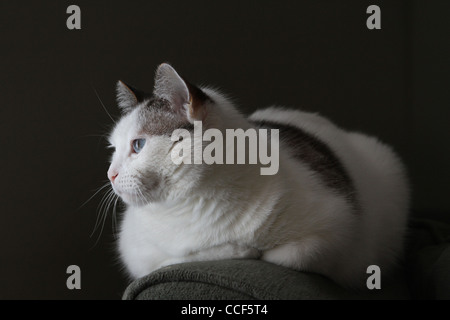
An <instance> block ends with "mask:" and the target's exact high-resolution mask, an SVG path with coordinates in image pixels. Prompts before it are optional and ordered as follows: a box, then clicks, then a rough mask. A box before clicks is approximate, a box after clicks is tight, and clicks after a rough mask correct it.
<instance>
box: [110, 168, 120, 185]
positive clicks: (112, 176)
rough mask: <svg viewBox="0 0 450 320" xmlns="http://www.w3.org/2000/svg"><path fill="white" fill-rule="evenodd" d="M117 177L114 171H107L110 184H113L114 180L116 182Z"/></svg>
mask: <svg viewBox="0 0 450 320" xmlns="http://www.w3.org/2000/svg"><path fill="white" fill-rule="evenodd" d="M118 175H119V174H118V173H117V172H116V171H113V170H109V171H108V178H109V180H110V181H111V182H114V180H116V178H117V176H118Z"/></svg>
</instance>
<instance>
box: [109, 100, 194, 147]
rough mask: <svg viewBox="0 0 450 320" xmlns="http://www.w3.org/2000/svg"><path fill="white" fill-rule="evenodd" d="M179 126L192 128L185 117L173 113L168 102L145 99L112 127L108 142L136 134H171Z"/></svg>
mask: <svg viewBox="0 0 450 320" xmlns="http://www.w3.org/2000/svg"><path fill="white" fill-rule="evenodd" d="M179 128H184V129H188V130H193V125H192V124H190V123H189V122H188V120H187V118H186V117H183V116H181V115H180V114H177V113H175V112H174V111H173V110H172V109H171V107H170V104H169V103H168V102H166V101H162V100H155V99H151V100H147V101H144V102H142V103H141V104H139V105H138V106H136V107H135V108H134V110H133V111H131V112H130V113H128V114H126V115H124V116H123V117H122V118H121V119H120V121H119V122H118V123H117V125H116V127H115V128H114V130H113V132H112V134H111V136H110V142H111V143H115V142H116V141H118V140H119V139H124V138H128V139H130V138H132V137H134V136H137V135H150V136H171V135H172V133H173V132H174V131H175V130H176V129H179Z"/></svg>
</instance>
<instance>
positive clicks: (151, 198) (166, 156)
mask: <svg viewBox="0 0 450 320" xmlns="http://www.w3.org/2000/svg"><path fill="white" fill-rule="evenodd" d="M221 99H222V97H221V96H220V95H215V93H214V92H213V91H211V90H208V89H200V88H198V87H196V86H194V85H192V84H190V83H188V82H187V81H185V80H184V79H183V78H182V77H180V76H179V75H178V73H177V72H176V71H175V70H174V69H173V68H172V67H171V66H170V65H168V64H161V65H160V66H159V67H158V69H157V71H156V76H155V86H154V89H153V92H152V93H151V94H149V93H145V92H142V91H140V90H138V89H135V88H133V87H131V86H129V85H126V84H125V83H123V82H121V81H119V82H118V84H117V100H118V104H119V107H120V109H121V110H122V117H121V119H120V120H119V121H118V123H117V124H116V126H115V128H114V130H113V131H112V133H111V135H110V138H109V142H110V144H111V147H112V148H114V149H115V150H114V154H113V156H112V160H111V165H110V168H109V170H108V178H109V179H110V181H111V184H112V186H113V189H114V191H115V192H116V194H117V195H119V196H120V197H121V198H122V200H123V201H124V202H125V203H127V204H128V205H133V206H140V205H143V204H146V203H150V202H157V201H162V200H166V199H167V198H168V197H177V195H179V196H183V194H185V192H186V191H187V190H189V189H192V188H193V187H194V186H195V185H196V183H198V181H199V179H200V178H201V177H202V175H204V173H205V171H206V170H208V168H207V167H206V166H202V165H184V164H175V163H174V161H173V160H172V158H171V151H172V149H173V148H174V147H175V146H176V145H177V144H183V143H188V142H189V141H184V140H180V141H172V139H171V137H172V134H173V132H174V130H176V129H180V128H184V129H187V130H189V131H193V129H194V126H193V123H194V121H203V122H204V121H205V120H206V119H210V120H211V121H214V119H213V118H220V117H211V115H210V113H211V114H212V113H214V112H211V110H214V109H216V108H215V107H217V104H218V103H222V104H223V102H224V101H222V102H221V101H220V100H221ZM217 100H219V101H217ZM206 122H207V121H206Z"/></svg>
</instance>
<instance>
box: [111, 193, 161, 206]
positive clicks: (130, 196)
mask: <svg viewBox="0 0 450 320" xmlns="http://www.w3.org/2000/svg"><path fill="white" fill-rule="evenodd" d="M115 193H116V194H117V195H118V196H119V197H120V199H121V200H122V201H123V202H124V203H125V204H126V205H127V206H132V207H143V206H146V205H148V204H150V203H152V202H153V201H151V200H150V199H147V198H146V197H145V198H144V196H143V195H139V194H136V193H129V192H123V191H122V192H121V191H117V190H115Z"/></svg>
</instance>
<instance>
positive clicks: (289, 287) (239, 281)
mask: <svg viewBox="0 0 450 320" xmlns="http://www.w3.org/2000/svg"><path fill="white" fill-rule="evenodd" d="M449 271H450V226H449V225H446V224H442V223H439V222H434V221H427V220H412V221H411V227H410V229H409V233H408V250H407V253H406V258H405V261H404V267H403V269H402V270H400V272H399V273H398V274H396V275H395V277H393V278H392V279H391V280H390V281H384V279H383V278H382V288H381V290H371V291H369V290H364V291H363V292H354V291H350V290H346V289H344V288H342V287H340V286H338V285H337V284H335V283H334V282H332V281H331V280H329V279H327V278H325V277H323V276H321V275H318V274H313V273H306V272H299V271H295V270H292V269H289V268H285V267H281V266H277V265H274V264H271V263H268V262H264V261H260V260H221V261H204V262H191V263H182V264H176V265H172V266H168V267H165V268H162V269H159V270H157V271H155V272H153V273H151V274H149V275H147V276H145V277H143V278H140V279H137V280H135V281H134V282H132V283H131V284H130V285H129V286H128V288H127V289H126V291H125V293H124V295H123V299H127V300H133V299H139V300H155V299H164V300H172V299H177V300H199V299H227V300H232V299H245V300H247V299H260V300H269V299H270V300H272V299H286V300H287V299H409V298H419V299H449V298H450V276H449Z"/></svg>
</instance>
